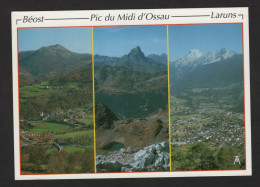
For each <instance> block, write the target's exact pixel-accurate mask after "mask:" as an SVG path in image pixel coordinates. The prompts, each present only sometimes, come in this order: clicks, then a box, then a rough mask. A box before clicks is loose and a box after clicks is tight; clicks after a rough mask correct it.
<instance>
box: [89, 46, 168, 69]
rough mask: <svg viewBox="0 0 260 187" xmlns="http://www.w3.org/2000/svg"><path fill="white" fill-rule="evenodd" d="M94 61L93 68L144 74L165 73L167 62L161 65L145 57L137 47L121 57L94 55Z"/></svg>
mask: <svg viewBox="0 0 260 187" xmlns="http://www.w3.org/2000/svg"><path fill="white" fill-rule="evenodd" d="M163 56H164V55H163ZM94 61H95V66H105V65H109V66H120V67H126V68H129V69H131V70H134V71H140V72H146V73H158V72H162V71H167V65H166V64H167V62H166V63H165V64H163V63H161V62H158V61H156V60H154V59H152V58H149V57H146V56H145V55H144V53H143V52H142V50H141V48H140V47H139V46H137V47H135V48H133V49H132V50H131V51H130V52H129V53H128V54H126V55H123V56H122V57H108V56H101V55H95V60H94Z"/></svg>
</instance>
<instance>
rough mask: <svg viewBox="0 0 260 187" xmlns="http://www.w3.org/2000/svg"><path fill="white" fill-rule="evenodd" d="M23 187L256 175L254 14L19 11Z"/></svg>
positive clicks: (18, 159)
mask: <svg viewBox="0 0 260 187" xmlns="http://www.w3.org/2000/svg"><path fill="white" fill-rule="evenodd" d="M12 51H13V56H12V57H13V59H12V60H13V61H12V67H13V114H14V119H13V120H14V124H13V125H14V126H13V129H14V152H15V155H14V158H15V160H14V162H15V179H16V180H37V179H95V178H96V179H97V178H144V177H145V178H149V177H151V178H152V177H204V176H248V175H252V163H251V114H250V70H249V67H250V61H249V26H248V8H244V7H241V8H201V9H198V8H196V9H195V8H194V9H151V10H149V9H145V10H142V9H134V10H82V11H31V12H12Z"/></svg>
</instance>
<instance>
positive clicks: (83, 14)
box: [12, 7, 252, 180]
mask: <svg viewBox="0 0 260 187" xmlns="http://www.w3.org/2000/svg"><path fill="white" fill-rule="evenodd" d="M212 12H214V13H236V15H237V16H236V18H221V19H216V18H211V17H174V18H170V20H128V21H109V22H108V21H104V20H103V21H90V20H87V19H78V20H73V21H72V20H57V21H55V20H51V21H50V20H49V21H44V22H41V23H23V21H22V20H23V17H24V16H29V17H30V16H33V17H41V16H44V18H45V19H50V18H51V19H53V18H87V17H90V16H91V15H92V14H98V15H100V16H103V18H104V17H105V16H106V15H108V14H110V15H114V16H116V17H117V16H118V14H131V13H134V14H136V17H137V16H138V15H140V14H142V13H147V14H148V13H153V14H157V15H166V14H169V15H171V16H183V15H211V14H212ZM238 14H239V15H243V19H242V16H238ZM17 20H18V21H17ZM19 20H20V21H19ZM200 23H201V24H203V23H212V24H213V23H243V37H244V86H245V87H244V90H245V92H244V94H245V124H246V125H245V127H246V128H245V132H246V170H232V171H230V170H229V171H228V170H226V171H225V170H221V171H185V172H160V173H159V172H154V173H153V172H144V173H114V174H113V173H112V174H111V173H109V174H103V173H102V174H101V173H98V174H50V175H20V158H19V109H18V67H17V61H18V57H17V28H18V27H19V28H20V27H23V28H27V27H69V26H90V27H91V26H113V25H114V26H119V25H122V26H123V25H131V26H134V25H136V26H137V25H158V24H162V25H167V24H170V25H171V24H200ZM12 52H13V54H12V64H13V66H12V67H13V70H12V71H13V114H14V117H13V120H14V158H15V180H33V179H86V178H88V179H96V178H147V177H153V178H155V177H201V176H249V175H252V161H251V111H250V74H249V73H250V69H249V67H250V64H249V23H248V8H247V7H243V8H196V9H193V8H192V9H144V10H142V9H138V10H88V11H37V12H36V11H31V12H12Z"/></svg>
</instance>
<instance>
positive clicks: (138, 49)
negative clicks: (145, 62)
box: [128, 46, 144, 56]
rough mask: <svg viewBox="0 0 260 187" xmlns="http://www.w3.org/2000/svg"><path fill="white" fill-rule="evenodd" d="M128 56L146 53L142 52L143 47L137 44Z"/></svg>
mask: <svg viewBox="0 0 260 187" xmlns="http://www.w3.org/2000/svg"><path fill="white" fill-rule="evenodd" d="M128 56H144V53H143V52H142V50H141V48H140V47H139V46H137V47H135V48H133V49H132V50H131V51H130V53H129V54H128Z"/></svg>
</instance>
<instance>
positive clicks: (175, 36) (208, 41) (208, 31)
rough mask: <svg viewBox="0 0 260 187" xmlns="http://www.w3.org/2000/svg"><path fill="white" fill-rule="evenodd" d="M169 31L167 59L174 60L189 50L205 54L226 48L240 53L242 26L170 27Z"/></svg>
mask: <svg viewBox="0 0 260 187" xmlns="http://www.w3.org/2000/svg"><path fill="white" fill-rule="evenodd" d="M168 29H169V59H170V61H174V60H176V59H177V58H178V57H181V56H184V55H186V54H187V53H189V51H190V50H191V49H198V50H200V51H201V52H204V53H207V52H211V51H215V50H218V49H221V48H227V49H229V50H232V51H234V52H237V53H242V25H241V24H215V25H171V26H169V27H168Z"/></svg>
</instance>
